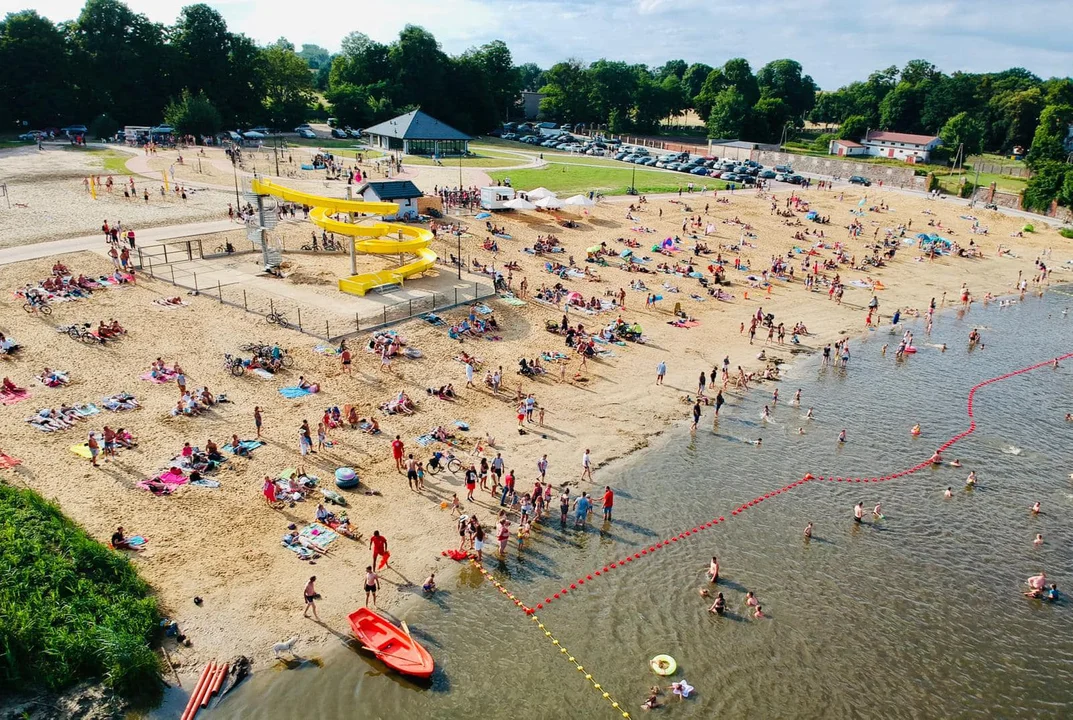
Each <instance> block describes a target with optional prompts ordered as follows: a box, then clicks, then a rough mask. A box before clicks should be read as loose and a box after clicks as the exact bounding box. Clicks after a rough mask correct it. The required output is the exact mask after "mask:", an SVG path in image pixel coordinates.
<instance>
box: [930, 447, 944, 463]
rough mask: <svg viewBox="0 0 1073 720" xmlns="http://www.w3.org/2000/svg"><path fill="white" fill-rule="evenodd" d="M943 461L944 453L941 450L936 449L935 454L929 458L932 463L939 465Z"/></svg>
mask: <svg viewBox="0 0 1073 720" xmlns="http://www.w3.org/2000/svg"><path fill="white" fill-rule="evenodd" d="M942 461H943V453H942V451H941V450H936V451H935V454H934V455H932V456H931V458H930V459H929V460H928V462H930V463H931V464H932V465H938V464H939V463H941V462H942Z"/></svg>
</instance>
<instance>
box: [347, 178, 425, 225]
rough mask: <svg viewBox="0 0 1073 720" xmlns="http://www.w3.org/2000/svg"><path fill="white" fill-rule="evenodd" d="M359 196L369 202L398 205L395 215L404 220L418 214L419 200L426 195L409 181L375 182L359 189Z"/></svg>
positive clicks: (365, 184)
mask: <svg viewBox="0 0 1073 720" xmlns="http://www.w3.org/2000/svg"><path fill="white" fill-rule="evenodd" d="M357 194H358V195H361V197H362V199H363V200H365V201H367V202H393V203H397V204H398V206H399V211H398V212H397V213H395V215H396V217H403V218H405V217H412V216H414V215H417V214H418V209H417V199H418V198H421V197H424V195H425V194H424V193H423V192H421V190H419V189H418V187H417V186H416V185H414V184H413V183H412V182H410V181H409V180H374V181H371V182H367V183H363V184H362V185H361V186H360V187H358V189H357Z"/></svg>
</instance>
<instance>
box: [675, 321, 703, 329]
mask: <svg viewBox="0 0 1073 720" xmlns="http://www.w3.org/2000/svg"><path fill="white" fill-rule="evenodd" d="M667 324H668V325H673V326H675V327H680V328H691V327H697V326H698V325H700V321H698V320H671V321H670V322H668V323H667Z"/></svg>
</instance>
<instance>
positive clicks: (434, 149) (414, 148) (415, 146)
mask: <svg viewBox="0 0 1073 720" xmlns="http://www.w3.org/2000/svg"><path fill="white" fill-rule="evenodd" d="M406 145H407V148H406V152H407V154H409V155H429V156H431V155H439V156H440V157H444V156H447V155H460V154H464V153H466V152H467V151H468V149H469V141H468V140H407V141H406Z"/></svg>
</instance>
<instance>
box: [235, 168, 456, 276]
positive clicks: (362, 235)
mask: <svg viewBox="0 0 1073 720" xmlns="http://www.w3.org/2000/svg"><path fill="white" fill-rule="evenodd" d="M253 191H254V192H255V193H257V194H258V195H272V196H275V197H278V198H280V199H282V200H286V201H287V202H294V203H300V204H302V205H309V206H311V207H312V208H313V210H312V211H311V212H310V213H309V219H310V220H311V221H312V222H313V224H314V225H316V226H318V227H321V228H324V229H325V230H327V231H328V232H331V233H336V234H337V235H344V236H346V237H351V238H354V241H353V242H354V249H355V250H357V251H358V252H363V253H369V254H370V255H399V254H402V253H406V254H408V255H416V256H417V258H416V259H415V260H413V261H411V262H409V263H406V264H405V265H402V266H400V267H397V268H393V269H390V270H380V271H378V272H371V273H362V274H360V275H351V276H350V277H347V278H339V289H340V290H341V291H343V292H345V293H351V294H353V295H364V294H365V293H367V292H369V291H370V290H372V289H373V288H378V287H383V286H384V285H401V284H402V282H403V280H405V279H406V278H408V277H412V276H414V275H420V274H421V273H423V272H426V271H427V270H430V269H431V268H432V266H433V265H435V264H436V253H434V252H432V250H430V249H429V245H431V244H432V240H433V239H434V237H435V236H434V235H433V234H432V233H431V232H430V231H428V230H425V229H424V228H419V227H413V226H411V225H406V224H403V223H389V222H376V223H369V224H367V225H357V224H354V223H347V222H341V221H339V220H334V219H332V218H331V217H330V216H331V215H334V214H336V213H362V214H366V215H392V214H394V213H396V212H398V210H399V206H398V205H397V204H395V203H392V202H367V201H365V200H343V199H341V198H338V199H337V198H329V197H323V196H321V195H313V194H311V193H304V192H300V191H298V190H292V189H290V188H285V187H283V186H281V185H276V184H275V183H273V182H271V181H270V180H263V179H258V178H255V179H254V180H253Z"/></svg>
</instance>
